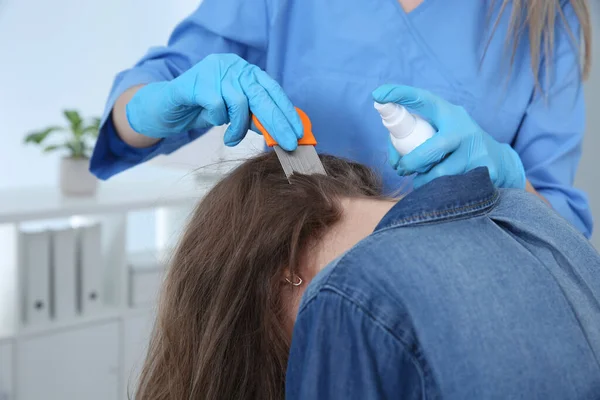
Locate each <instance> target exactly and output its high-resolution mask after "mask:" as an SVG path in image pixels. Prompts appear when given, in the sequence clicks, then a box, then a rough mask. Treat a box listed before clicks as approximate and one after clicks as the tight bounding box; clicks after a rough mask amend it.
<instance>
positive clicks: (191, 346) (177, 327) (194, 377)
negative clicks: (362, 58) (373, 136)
mask: <svg viewBox="0 0 600 400" xmlns="http://www.w3.org/2000/svg"><path fill="white" fill-rule="evenodd" d="M321 159H322V161H323V165H324V167H325V170H326V171H327V174H328V175H327V176H325V175H310V176H307V175H292V176H291V177H290V182H288V180H287V179H286V177H285V175H284V174H283V170H282V168H281V165H280V164H279V162H278V160H277V157H276V156H275V154H274V153H273V152H271V153H268V154H265V155H261V156H258V157H255V158H252V159H250V160H248V161H246V162H244V163H243V164H242V165H241V166H239V167H238V168H236V169H235V170H234V171H233V172H231V173H230V174H229V175H228V176H227V177H225V178H224V179H223V180H221V181H220V182H219V183H218V184H217V185H216V186H215V187H214V188H213V189H212V190H211V191H210V192H209V193H208V194H207V195H206V196H205V197H204V198H203V199H202V201H201V202H200V203H199V204H198V206H197V207H196V210H195V212H194V213H193V216H192V217H191V220H190V221H189V224H188V226H187V229H186V230H185V233H184V234H183V237H182V238H181V240H180V242H179V244H178V247H177V248H176V250H175V253H174V256H173V258H172V262H171V265H170V269H169V271H168V274H167V277H166V282H165V284H164V287H163V291H162V296H161V301H160V304H159V310H158V317H157V321H156V324H155V328H154V332H153V335H152V339H151V342H150V347H149V350H148V354H147V358H146V361H145V363H144V366H143V370H142V374H141V378H140V382H139V387H138V390H137V394H136V398H137V399H141V400H159V399H176V400H183V399H232V400H233V399H260V400H270V399H278V400H279V399H283V398H284V382H285V370H286V365H287V356H288V351H289V339H288V337H287V335H286V331H285V329H284V318H283V313H282V311H283V307H282V304H281V303H280V298H281V295H282V290H292V288H293V286H292V285H289V284H284V283H282V280H283V278H284V277H285V276H284V275H285V273H284V270H286V269H287V268H289V270H290V271H292V273H293V271H295V270H297V267H298V263H299V261H300V257H301V255H302V252H303V250H304V249H305V248H306V246H309V245H310V243H311V242H312V241H313V240H318V239H319V237H320V235H322V234H323V233H324V232H325V231H326V230H327V228H328V227H331V226H332V225H333V224H335V223H336V222H337V221H338V220H339V219H340V217H341V207H340V203H339V201H338V200H339V199H341V198H342V197H380V196H381V193H382V186H381V183H380V180H379V178H378V177H377V176H376V175H374V174H373V173H372V171H371V170H369V169H368V168H367V167H364V166H362V165H360V164H356V163H352V162H347V161H344V160H341V159H339V158H335V157H331V156H321Z"/></svg>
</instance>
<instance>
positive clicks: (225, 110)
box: [126, 54, 303, 151]
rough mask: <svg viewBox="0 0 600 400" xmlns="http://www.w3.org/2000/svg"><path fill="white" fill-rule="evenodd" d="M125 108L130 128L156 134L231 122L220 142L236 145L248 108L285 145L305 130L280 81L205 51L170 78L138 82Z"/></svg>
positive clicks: (289, 146) (162, 135)
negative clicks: (148, 82) (188, 67)
mask: <svg viewBox="0 0 600 400" xmlns="http://www.w3.org/2000/svg"><path fill="white" fill-rule="evenodd" d="M126 112H127V119H128V121H129V125H130V126H131V127H132V128H133V130H135V131H136V132H139V133H141V134H143V135H145V136H150V137H154V138H165V137H168V136H172V135H177V134H181V133H184V132H187V131H189V130H191V129H202V128H208V127H212V126H219V125H224V124H226V123H230V125H229V127H228V128H227V130H226V132H225V137H224V142H225V144H226V145H227V146H235V145H237V144H238V143H240V142H241V141H242V139H243V138H244V136H245V135H246V132H247V131H248V128H249V125H250V112H252V113H253V114H254V115H256V117H257V118H258V120H259V121H261V123H262V124H263V126H264V127H265V129H266V130H267V132H269V133H270V134H271V136H272V137H273V139H275V140H276V141H277V143H278V144H279V145H280V146H281V147H282V148H283V149H285V150H288V151H290V150H294V149H296V147H297V145H298V139H300V138H301V137H302V135H303V128H302V122H301V121H300V117H299V116H298V113H297V112H296V110H295V109H294V106H293V105H292V103H291V101H290V100H289V99H288V98H287V96H286V95H285V93H284V92H283V89H282V88H281V87H280V86H279V84H277V82H275V81H274V80H273V79H271V78H270V77H269V76H268V75H267V73H266V72H264V71H263V70H261V69H260V68H258V67H257V66H255V65H252V64H249V63H248V62H246V61H245V60H244V59H242V58H240V57H239V56H237V55H235V54H213V55H209V56H208V57H206V58H205V59H203V60H202V61H200V62H199V63H198V64H196V65H194V66H193V67H192V68H190V69H189V70H188V71H186V72H184V73H183V74H181V75H180V76H178V77H177V78H175V79H173V80H172V81H167V82H156V83H150V84H148V85H146V86H144V87H142V88H141V89H140V90H139V91H138V92H137V93H136V94H135V95H134V96H133V98H132V99H131V100H130V101H129V103H128V104H127V106H126Z"/></svg>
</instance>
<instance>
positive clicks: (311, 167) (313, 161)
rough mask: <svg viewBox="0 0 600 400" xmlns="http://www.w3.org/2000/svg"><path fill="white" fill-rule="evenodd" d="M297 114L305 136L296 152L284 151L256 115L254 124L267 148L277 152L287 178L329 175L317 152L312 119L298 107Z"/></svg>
mask: <svg viewBox="0 0 600 400" xmlns="http://www.w3.org/2000/svg"><path fill="white" fill-rule="evenodd" d="M296 112H297V113H298V115H299V116H300V121H302V126H303V128H304V136H303V137H302V139H300V140H298V147H297V148H296V150H294V151H285V150H284V149H282V148H281V147H280V146H279V145H278V144H277V142H276V141H275V139H273V137H272V136H271V135H269V132H267V130H266V129H265V127H264V126H263V125H262V124H261V123H260V121H259V120H258V118H256V116H255V115H252V122H254V125H256V128H257V129H258V130H259V131H260V133H262V135H263V136H264V138H265V142H266V143H267V146H269V147H272V148H273V149H274V150H275V153H276V154H277V158H278V159H279V162H280V163H281V166H282V167H283V172H284V173H285V176H286V177H288V178H289V177H290V175H292V174H293V173H294V172H296V173H299V174H306V175H311V174H323V175H327V173H326V172H325V168H324V167H323V163H321V159H320V158H319V155H318V154H317V151H316V150H315V145H316V144H317V140H316V139H315V136H314V135H313V133H312V124H311V122H310V119H309V118H308V115H306V113H305V112H304V111H302V110H301V109H299V108H298V107H296Z"/></svg>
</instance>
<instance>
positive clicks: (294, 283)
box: [285, 275, 304, 286]
mask: <svg viewBox="0 0 600 400" xmlns="http://www.w3.org/2000/svg"><path fill="white" fill-rule="evenodd" d="M295 276H296V278H298V280H297V281H296V282H292V281H290V280H289V278H285V281H286V282H287V283H289V284H291V285H294V286H300V285H302V282H304V281H303V280H302V278H300V277H299V276H298V275H295Z"/></svg>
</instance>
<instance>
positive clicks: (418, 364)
mask: <svg viewBox="0 0 600 400" xmlns="http://www.w3.org/2000/svg"><path fill="white" fill-rule="evenodd" d="M322 292H330V293H333V294H335V295H337V296H339V297H340V298H342V299H343V300H345V301H347V302H348V303H351V304H352V305H354V306H355V307H357V308H358V309H359V310H360V311H361V313H362V314H363V315H365V316H366V317H367V318H369V319H370V320H372V321H373V322H374V323H375V325H377V326H378V327H379V328H380V329H382V330H383V331H384V332H386V333H387V334H388V335H390V336H391V337H392V338H393V339H394V340H395V341H396V342H398V344H399V345H400V346H401V347H402V349H403V350H404V351H405V352H406V354H408V355H409V357H410V360H411V362H412V364H413V365H414V366H415V368H416V369H417V371H418V373H419V376H420V377H421V382H422V384H423V391H424V393H426V387H425V382H426V379H425V368H423V366H422V365H421V362H420V359H421V358H420V357H419V356H418V355H416V354H414V353H413V351H412V350H410V347H411V346H409V344H408V343H405V342H404V341H403V340H402V339H401V338H400V337H398V335H396V334H395V333H394V331H393V330H392V329H391V328H390V327H389V326H387V324H385V322H383V321H381V319H379V318H377V317H376V316H375V315H373V313H371V312H370V311H369V310H368V309H366V308H365V307H363V306H362V305H361V304H360V303H358V302H356V301H355V300H354V299H353V298H352V297H350V296H349V295H348V294H347V293H345V292H344V291H343V290H340V289H339V288H337V287H336V286H333V285H331V284H328V283H325V284H323V285H322V286H321V287H320V288H319V290H318V291H317V292H316V293H314V294H313V295H312V296H311V298H310V299H309V300H308V301H307V302H306V303H305V304H304V305H303V307H302V309H301V310H299V311H298V316H299V315H300V314H301V313H302V312H304V311H305V310H306V308H307V307H308V305H309V304H310V303H312V302H313V301H315V300H316V298H317V295H318V294H319V293H322Z"/></svg>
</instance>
